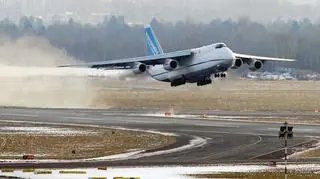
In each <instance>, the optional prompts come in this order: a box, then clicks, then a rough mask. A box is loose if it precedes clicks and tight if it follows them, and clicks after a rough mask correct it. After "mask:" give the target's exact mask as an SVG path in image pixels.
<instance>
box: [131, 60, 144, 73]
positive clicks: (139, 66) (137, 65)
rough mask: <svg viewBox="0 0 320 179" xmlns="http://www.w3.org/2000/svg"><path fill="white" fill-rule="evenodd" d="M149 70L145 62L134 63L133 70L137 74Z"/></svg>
mask: <svg viewBox="0 0 320 179" xmlns="http://www.w3.org/2000/svg"><path fill="white" fill-rule="evenodd" d="M146 71H147V65H146V64H144V63H140V62H137V63H135V64H134V68H133V72H134V73H135V74H140V73H144V72H146Z"/></svg>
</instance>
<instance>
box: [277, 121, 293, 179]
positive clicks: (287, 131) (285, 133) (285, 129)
mask: <svg viewBox="0 0 320 179" xmlns="http://www.w3.org/2000/svg"><path fill="white" fill-rule="evenodd" d="M292 129H293V127H292V126H288V123H287V122H285V123H284V124H283V125H282V126H280V131H279V138H282V139H284V177H285V179H288V170H287V164H288V139H291V138H293V131H292Z"/></svg>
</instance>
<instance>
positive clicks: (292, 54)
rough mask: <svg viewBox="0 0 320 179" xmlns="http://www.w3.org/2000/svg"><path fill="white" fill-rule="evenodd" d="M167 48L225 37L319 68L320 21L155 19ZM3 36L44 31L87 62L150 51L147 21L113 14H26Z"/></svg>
mask: <svg viewBox="0 0 320 179" xmlns="http://www.w3.org/2000/svg"><path fill="white" fill-rule="evenodd" d="M151 25H152V27H153V28H154V30H155V32H156V34H157V35H158V38H159V41H160V43H161V44H162V46H163V49H164V50H165V51H167V52H169V51H174V50H182V49H187V48H193V47H199V46H201V45H206V44H210V43H215V42H225V43H226V44H227V45H228V46H229V47H230V48H231V49H232V50H234V51H236V52H239V53H249V54H253V55H265V56H277V57H288V58H295V59H297V62H296V63H294V64H282V65H283V66H286V67H294V68H299V69H311V70H315V71H318V72H320V24H313V23H312V22H311V21H310V20H308V19H304V20H301V21H295V20H291V21H282V20H277V21H274V22H272V23H269V24H266V25H263V24H259V23H257V22H252V21H250V19H248V18H242V19H240V20H238V21H233V20H220V19H215V20H213V21H211V22H210V23H209V24H199V23H196V22H191V21H188V20H186V21H183V22H177V23H175V24H173V23H161V22H159V21H157V20H156V19H153V20H152V22H151ZM0 35H6V36H8V37H10V38H12V39H16V38H19V37H21V36H25V35H35V36H41V37H44V38H46V39H48V40H49V41H50V42H51V44H52V45H54V46H56V47H58V48H63V49H65V50H66V51H67V52H68V54H70V55H71V56H74V57H76V58H78V59H80V60H83V61H102V60H109V59H117V58H125V57H135V56H143V55H145V53H146V48H145V38H144V34H143V25H129V24H128V23H126V22H125V20H124V17H121V16H120V17H116V16H112V17H110V18H107V17H106V18H105V20H104V21H103V22H101V23H99V24H95V25H93V24H79V23H77V22H75V21H73V20H72V19H70V20H69V21H68V22H66V23H61V22H60V23H58V22H56V23H54V24H51V25H48V26H45V25H44V24H43V22H42V21H41V20H40V19H37V18H33V17H22V18H21V19H20V22H19V23H17V24H15V23H12V22H11V21H10V20H8V19H4V20H2V21H1V22H0Z"/></svg>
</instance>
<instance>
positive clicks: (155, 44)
mask: <svg viewBox="0 0 320 179" xmlns="http://www.w3.org/2000/svg"><path fill="white" fill-rule="evenodd" d="M144 33H145V36H146V41H147V55H149V56H152V55H159V54H162V53H163V50H162V48H161V45H160V43H159V41H158V39H157V37H156V36H155V34H154V32H153V30H152V27H151V26H150V25H146V26H145V28H144Z"/></svg>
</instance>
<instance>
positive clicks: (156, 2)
mask: <svg viewBox="0 0 320 179" xmlns="http://www.w3.org/2000/svg"><path fill="white" fill-rule="evenodd" d="M319 9H320V0H0V17H1V18H4V17H6V16H10V17H14V18H17V17H19V16H22V15H34V16H43V17H45V18H46V17H52V16H53V15H54V14H65V12H69V14H70V13H74V14H77V15H78V16H80V19H83V20H84V21H86V20H88V18H89V16H90V14H92V13H93V14H96V15H97V14H100V15H101V14H103V15H104V14H116V15H124V16H125V19H126V20H127V21H130V22H135V23H140V22H141V23H146V22H148V21H150V19H151V18H152V17H153V16H154V17H157V19H159V20H161V21H174V22H175V21H177V20H185V19H190V20H193V21H202V22H208V21H210V20H212V19H215V18H218V17H219V18H222V19H228V18H233V19H238V18H239V17H244V16H247V17H250V18H251V19H252V20H255V21H260V22H263V23H265V22H268V21H271V20H274V19H277V18H283V19H302V18H305V17H307V18H310V19H311V20H313V21H318V19H319V17H320V11H319Z"/></svg>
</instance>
